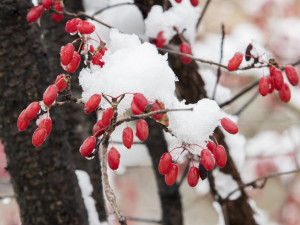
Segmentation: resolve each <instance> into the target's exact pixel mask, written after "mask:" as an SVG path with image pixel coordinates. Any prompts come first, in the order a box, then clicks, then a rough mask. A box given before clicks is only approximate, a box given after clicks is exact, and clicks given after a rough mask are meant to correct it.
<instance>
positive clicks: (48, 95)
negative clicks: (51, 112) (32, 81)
mask: <svg viewBox="0 0 300 225" xmlns="http://www.w3.org/2000/svg"><path fill="white" fill-rule="evenodd" d="M57 94H58V88H57V87H56V85H55V84H52V85H50V86H49V87H48V88H47V89H46V91H45V92H44V95H43V102H44V104H45V105H47V106H50V105H51V104H52V103H53V102H54V101H55V99H56V97H57Z"/></svg>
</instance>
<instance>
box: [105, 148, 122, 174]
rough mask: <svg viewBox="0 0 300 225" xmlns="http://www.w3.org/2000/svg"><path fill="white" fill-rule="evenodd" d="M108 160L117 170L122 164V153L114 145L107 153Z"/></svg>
mask: <svg viewBox="0 0 300 225" xmlns="http://www.w3.org/2000/svg"><path fill="white" fill-rule="evenodd" d="M107 162H108V165H109V167H110V168H111V169H112V170H117V169H118V168H119V164H120V153H119V152H118V150H117V149H116V148H114V147H112V148H111V149H110V150H109V151H108V154H107Z"/></svg>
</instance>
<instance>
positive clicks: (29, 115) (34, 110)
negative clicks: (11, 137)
mask: <svg viewBox="0 0 300 225" xmlns="http://www.w3.org/2000/svg"><path fill="white" fill-rule="evenodd" d="M40 109H41V107H40V104H39V103H38V102H32V103H31V104H30V105H29V106H27V108H26V109H25V117H26V119H28V120H32V119H33V118H34V117H35V116H36V115H37V114H38V113H39V111H40Z"/></svg>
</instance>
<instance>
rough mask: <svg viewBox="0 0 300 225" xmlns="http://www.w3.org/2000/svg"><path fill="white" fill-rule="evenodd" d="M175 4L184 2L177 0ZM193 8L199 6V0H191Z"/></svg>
mask: <svg viewBox="0 0 300 225" xmlns="http://www.w3.org/2000/svg"><path fill="white" fill-rule="evenodd" d="M175 2H177V3H180V2H182V0H175ZM190 3H191V5H192V6H194V7H196V6H197V5H198V4H199V0H190Z"/></svg>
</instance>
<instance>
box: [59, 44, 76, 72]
mask: <svg viewBox="0 0 300 225" xmlns="http://www.w3.org/2000/svg"><path fill="white" fill-rule="evenodd" d="M74 50H75V48H74V46H73V44H72V43H68V44H66V45H65V46H62V47H61V49H60V61H61V64H63V65H65V66H66V65H68V64H69V63H70V62H71V60H72V58H73V54H74Z"/></svg>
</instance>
